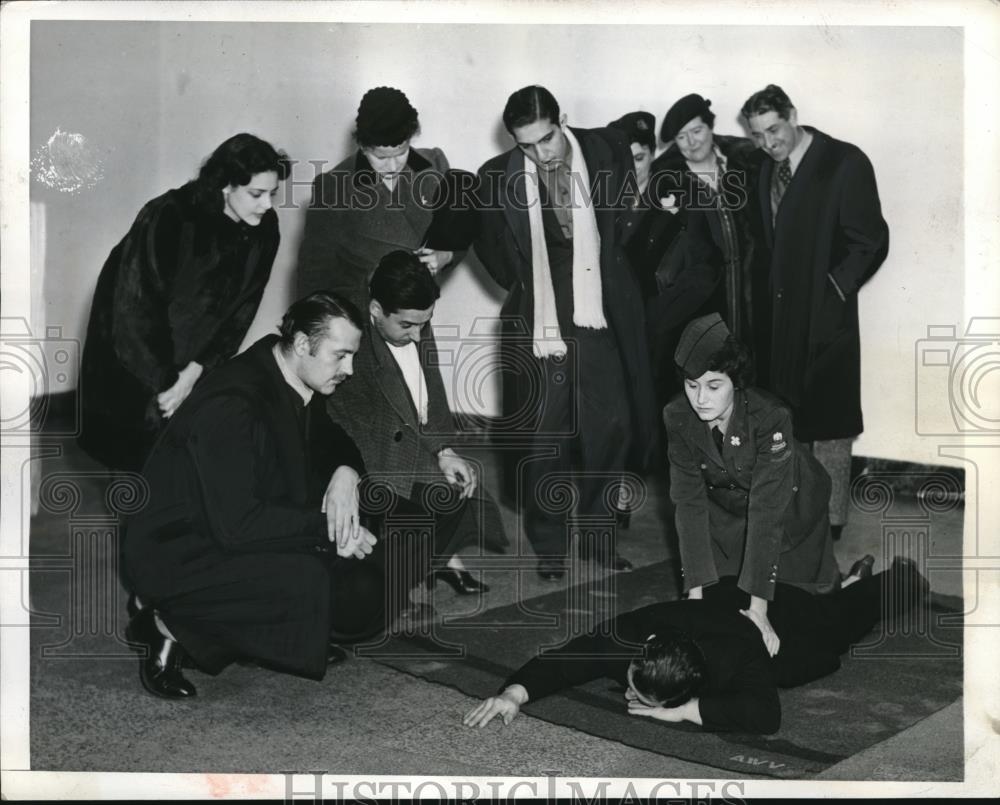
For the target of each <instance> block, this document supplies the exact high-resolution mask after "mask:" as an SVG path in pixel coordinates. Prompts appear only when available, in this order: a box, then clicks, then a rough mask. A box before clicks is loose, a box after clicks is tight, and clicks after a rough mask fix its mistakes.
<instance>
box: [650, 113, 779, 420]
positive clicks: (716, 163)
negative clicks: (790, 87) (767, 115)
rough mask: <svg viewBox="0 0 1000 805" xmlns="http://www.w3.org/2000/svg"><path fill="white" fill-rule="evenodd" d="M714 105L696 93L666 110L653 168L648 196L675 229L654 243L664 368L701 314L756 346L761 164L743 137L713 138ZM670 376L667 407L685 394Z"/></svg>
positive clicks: (658, 359) (664, 384)
mask: <svg viewBox="0 0 1000 805" xmlns="http://www.w3.org/2000/svg"><path fill="white" fill-rule="evenodd" d="M711 106H712V102H711V101H710V100H707V99H706V98H703V97H702V96H701V95H698V94H696V93H692V94H690V95H685V96H684V97H683V98H680V99H679V100H678V101H677V102H676V103H674V104H673V106H671V107H670V109H669V110H668V111H667V113H666V115H665V116H664V118H663V124H662V126H661V127H660V139H661V140H662V141H663V142H664V144H665V145H666V149H665V150H664V151H663V153H662V154H660V156H658V157H657V158H656V159H655V160H654V162H653V166H652V177H651V180H650V182H651V189H650V191H649V194H650V196H651V197H652V198H653V199H655V203H656V205H657V206H658V207H659V208H660V209H662V210H663V211H664V212H665V213H667V214H669V215H670V216H672V220H673V226H672V228H670V229H669V230H667V231H666V232H665V234H664V236H663V237H661V238H660V239H659V240H658V241H656V242H653V243H649V244H648V252H649V253H648V255H647V256H646V258H645V259H646V261H647V262H649V263H652V264H654V265H655V266H656V268H655V269H654V270H656V272H657V291H658V296H657V298H656V299H655V301H654V302H652V303H651V310H650V311H649V314H648V317H649V319H650V321H651V327H654V328H655V332H654V333H653V334H652V336H651V337H652V338H653V341H654V344H653V350H654V355H653V361H654V366H661V367H666V366H669V364H670V356H671V354H672V353H673V350H674V347H675V345H676V344H677V338H678V337H679V333H680V330H681V329H682V328H683V327H684V325H686V324H687V323H688V322H689V321H691V320H692V319H693V318H695V317H696V316H699V315H704V314H706V313H710V312H717V313H719V314H720V315H721V316H722V317H723V318H724V319H725V321H726V323H727V324H728V325H729V328H730V330H731V331H732V332H733V333H734V334H735V335H736V337H737V338H738V339H740V340H741V341H744V342H745V343H750V342H751V341H752V335H751V331H750V328H751V325H752V310H751V304H750V299H751V286H750V281H751V274H752V272H751V265H752V261H753V259H754V251H755V250H754V246H755V243H756V240H757V233H756V230H755V223H754V222H755V221H756V218H755V217H754V216H752V215H749V214H748V212H747V210H748V209H749V207H748V205H750V204H752V202H753V199H752V198H750V193H749V191H748V188H750V187H752V186H754V185H753V183H752V177H753V176H754V175H755V172H756V170H757V169H758V165H759V163H760V154H759V152H758V151H757V149H756V147H755V146H754V144H753V143H752V142H751V141H750V140H748V139H746V138H744V137H730V136H724V135H719V134H716V133H715V132H714V126H715V113H714V112H713V111H712V109H711ZM672 375H673V373H672V372H663V373H661V376H660V377H659V378H658V390H659V391H660V393H661V395H662V396H661V399H663V401H664V402H666V400H668V399H670V397H672V396H673V394H674V393H676V391H678V390H679V388H678V387H677V385H676V380H675V378H674V377H673V376H672Z"/></svg>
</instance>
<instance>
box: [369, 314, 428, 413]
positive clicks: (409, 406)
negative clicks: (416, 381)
mask: <svg viewBox="0 0 1000 805" xmlns="http://www.w3.org/2000/svg"><path fill="white" fill-rule="evenodd" d="M365 339H366V340H367V342H368V346H369V348H370V349H371V352H372V356H373V357H374V358H375V383H376V385H377V386H378V388H379V390H380V391H381V392H382V396H383V397H385V399H386V402H388V403H389V405H391V406H392V408H393V410H395V412H396V413H397V414H398V415H399V418H400V419H402V420H403V421H404V422H408V423H409V424H410V425H412V426H413V427H414V428H416V427H417V424H418V420H417V409H416V408H415V407H414V404H413V399H412V398H411V397H410V391H409V389H407V387H406V381H405V380H404V379H403V373H402V371H401V370H400V368H399V364H398V363H396V359H395V358H393V357H392V353H391V352H389V347H388V346H386V343H385V341H384V340H383V339H382V337H381V336H380V335H379V334H378V333H377V332H375V331H374V329H373V328H372V327H371V326H369V327H368V328H366V329H365Z"/></svg>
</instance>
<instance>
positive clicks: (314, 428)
mask: <svg viewBox="0 0 1000 805" xmlns="http://www.w3.org/2000/svg"><path fill="white" fill-rule="evenodd" d="M362 326H363V323H362V319H361V316H360V313H359V312H358V310H357V309H356V308H355V307H354V306H353V305H351V303H350V302H348V301H347V300H345V299H344V298H342V297H339V296H337V295H335V294H328V293H315V294H311V295H310V296H307V297H306V298H304V299H301V300H299V301H298V302H296V303H294V304H293V305H292V306H291V307H290V308H289V309H288V312H287V313H286V314H285V316H284V318H283V320H282V322H281V334H280V335H271V336H266V337H264V338H262V339H261V340H260V341H258V342H257V343H256V344H254V345H253V346H252V347H250V349H248V350H247V351H246V352H244V353H243V354H241V355H239V356H238V357H236V358H234V359H233V360H231V361H229V362H228V363H227V364H225V365H223V366H222V367H220V368H219V369H218V370H217V371H216V372H214V373H213V374H212V376H211V377H210V378H208V379H207V380H205V381H204V382H203V383H202V384H199V386H198V388H197V389H196V390H195V391H194V392H193V393H192V394H191V396H190V397H189V398H188V399H187V400H186V401H185V402H184V404H183V405H182V406H181V407H180V408H179V409H178V411H177V413H176V414H175V415H174V417H173V418H172V419H171V420H170V423H169V425H168V427H167V429H166V430H165V432H164V434H163V435H162V437H161V438H160V440H159V442H158V443H157V444H156V446H155V448H154V449H153V452H152V454H151V455H150V457H149V459H148V461H147V463H146V466H145V468H144V476H145V478H146V480H147V482H148V484H149V493H150V499H149V503H148V505H147V506H146V507H145V508H144V509H143V510H142V511H141V512H140V513H139V514H137V515H136V516H135V517H134V518H132V520H131V522H130V523H129V524H128V528H127V534H126V538H125V545H124V550H123V563H124V571H125V576H126V581H127V583H128V585H129V587H130V588H131V589H132V590H133V591H134V597H133V599H132V600H131V601H130V604H131V606H130V609H131V610H132V611H135V609H136V607H137V606H141V607H142V608H141V609H139V610H138V612H137V613H136V614H135V615H134V617H133V618H132V621H131V623H130V624H129V629H128V632H127V634H128V637H129V639H130V640H132V641H133V642H136V643H139V644H143V645H144V646H145V647H146V649H147V652H148V657H147V658H146V659H143V660H141V664H140V679H141V681H142V684H143V686H144V687H145V688H146V690H148V691H149V692H150V693H152V694H154V695H156V696H160V697H163V698H167V699H179V698H186V697H191V696H194V695H195V688H194V685H192V684H191V683H190V682H189V681H188V680H187V679H186V678H185V677H184V676H183V674H182V672H181V662H182V660H184V659H186V658H189V659H190V661H193V664H194V665H195V666H196V667H197V668H199V669H200V670H203V671H205V672H207V673H210V674H217V673H219V672H220V671H221V670H222V669H223V668H224V667H225V666H226V665H228V664H229V663H231V662H233V661H234V660H237V659H251V660H254V661H256V662H258V663H260V664H262V665H265V666H269V667H273V668H275V669H278V670H282V671H286V672H290V673H295V674H301V675H303V676H307V677H312V678H316V679H319V678H322V676H323V674H324V672H325V670H326V667H327V663H328V658H329V656H330V655H329V652H328V648H329V646H330V642H331V640H333V641H336V642H347V641H350V640H359V639H363V638H367V637H369V636H371V635H373V634H375V633H377V632H378V631H379V630H380V628H381V627H382V625H383V624H384V622H385V620H386V616H387V613H385V612H384V611H383V608H384V606H383V605H384V598H385V596H384V576H383V570H382V561H381V557H380V556H379V554H380V552H381V544H380V543H379V544H378V545H377V546H376V539H375V537H374V536H373V535H372V534H371V532H369V531H368V530H367V529H366V528H364V527H363V526H362V525H361V524H360V518H359V511H358V495H357V486H358V481H359V478H360V476H361V474H362V473H363V471H364V470H363V463H362V459H361V455H360V453H359V452H358V449H357V447H356V446H355V445H354V442H353V441H352V440H351V439H350V438H349V437H348V436H347V434H346V433H345V432H344V431H343V430H342V429H341V428H340V427H339V426H338V425H336V424H334V422H333V421H332V420H331V419H330V418H329V416H328V414H327V412H326V406H325V397H326V395H329V394H332V393H333V392H334V390H335V389H336V388H337V386H338V385H339V384H340V383H341V382H343V381H344V380H346V379H347V378H349V377H350V376H351V374H352V372H353V368H352V362H353V357H354V354H355V352H357V350H358V345H359V342H360V339H361V330H362ZM373 550H374V554H375V555H372V554H373ZM340 656H341V657H342V656H343V655H342V654H341V655H340Z"/></svg>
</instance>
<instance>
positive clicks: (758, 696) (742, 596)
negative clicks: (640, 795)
mask: <svg viewBox="0 0 1000 805" xmlns="http://www.w3.org/2000/svg"><path fill="white" fill-rule="evenodd" d="M873 561H874V559H873V558H872V557H871V556H866V557H865V558H864V559H861V560H858V562H857V563H856V564H855V565H854V567H852V568H851V574H852V575H850V576H848V578H847V579H845V580H844V586H843V587H842V588H841V589H840V590H838V591H837V592H835V593H831V594H829V595H810V594H809V593H807V592H805V591H804V590H801V589H799V588H797V587H792V586H791V585H787V584H781V583H779V584H777V585H776V587H777V589H776V591H775V596H774V601H773V602H772V606H771V607H770V608H769V610H768V615H769V616H771V622H772V624H773V626H774V629H775V632H777V634H778V637H779V638H780V640H781V648H780V650H779V651H778V653H777V654H775V655H774V656H773V657H769V656H768V653H767V651H766V649H765V648H764V644H763V643H762V642H761V640H760V634H759V632H758V631H757V629H756V628H755V627H754V625H753V622H752V620H751V618H752V615H751V613H750V611H749V609H748V604H749V597H748V596H747V594H746V593H744V592H743V591H742V590H740V589H739V588H737V586H736V579H735V577H727V578H724V579H722V580H720V581H719V583H717V584H714V585H712V586H711V587H709V588H708V590H707V591H706V596H705V599H704V600H693V599H687V600H684V601H668V602H664V603H659V604H650V605H649V606H646V607H642V608H641V609H637V610H634V611H632V612H626V613H624V614H622V615H619V616H618V617H617V618H615V619H614V620H613V621H612V622H610V623H608V622H606V623H603V624H601V625H600V626H599V627H598V628H597V629H596V630H595V631H594V632H592V633H590V634H587V635H583V636H580V637H577V638H576V639H574V640H571V641H570V642H569V643H567V644H566V645H565V646H562V647H561V648H559V649H557V650H555V651H551V652H549V653H547V654H544V655H541V656H538V657H535V658H534V659H532V660H530V661H529V662H528V663H526V664H525V665H524V666H522V667H521V668H520V669H519V670H517V671H515V672H514V674H513V675H512V676H510V677H509V678H508V679H507V681H506V682H505V683H504V685H503V687H502V688H501V691H500V693H499V694H498V695H497V696H493V697H491V698H489V699H486V700H485V701H483V702H481V703H480V704H479V705H477V706H476V707H475V708H473V709H472V710H470V711H469V712H468V713H467V714H466V715H465V719H464V722H463V723H464V724H465V725H466V726H467V727H482V726H485V725H486V724H488V723H489V722H490V721H491V720H492V719H493V718H495V717H496V716H500V717H501V718H502V719H503V722H504V724H509V723H510V722H511V721H512V720H513V719H514V717H515V716H517V714H518V712H520V709H521V706H522V705H524V704H525V703H526V702H528V701H532V700H535V699H540V698H542V697H543V696H548V695H549V694H552V693H556V692H558V691H560V690H565V689H566V688H569V687H573V686H574V685H581V684H583V683H585V682H589V681H590V680H592V679H599V678H602V677H610V678H612V679H615V680H617V681H618V682H620V683H621V684H622V685H623V686H625V687H626V690H625V699H626V700H627V703H628V711H629V713H630V714H632V715H638V716H647V717H651V718H655V719H658V720H660V721H668V722H681V721H689V722H692V723H694V724H698V725H700V726H701V727H703V728H704V729H706V730H711V731H717V732H748V733H761V734H765V735H767V734H771V733H774V732H777V731H778V728H779V727H780V726H781V703H780V701H779V699H778V691H777V688H779V687H782V688H789V687H795V686H797V685H804V684H806V683H807V682H811V681H813V680H815V679H819V678H821V677H824V676H826V675H828V674H831V673H833V672H834V671H836V670H837V669H838V668H840V655H841V654H843V653H844V652H846V651H847V650H848V648H849V647H850V646H851V645H852V644H854V643H856V642H858V641H859V640H860V639H861V638H862V637H864V636H865V635H866V634H867V633H868V632H869V631H870V630H871V629H872V627H873V626H874V625H875V624H876V623H877V622H878V621H879V620H880V619H881V618H883V617H884V618H886V619H887V620H891V619H893V618H898V617H901V616H902V615H903V614H904V613H906V612H907V611H909V610H910V609H911V608H913V607H915V606H919V605H921V604H922V603H926V601H927V594H928V588H927V582H926V580H925V579H924V578H923V576H921V575H920V573H919V572H918V571H917V569H916V566H915V565H914V564H912V563H911V562H909V561H908V560H901V559H898V558H897V559H896V560H894V561H893V564H892V567H891V569H890V570H888V571H887V572H885V573H879V574H878V575H877V576H873V575H871V563H872V562H873ZM708 591H711V594H709V592H708ZM734 602H735V603H736V604H738V605H739V606H734V605H733V604H734ZM740 606H742V607H743V608H744V609H743V610H740V608H739V607H740ZM883 607H884V609H883Z"/></svg>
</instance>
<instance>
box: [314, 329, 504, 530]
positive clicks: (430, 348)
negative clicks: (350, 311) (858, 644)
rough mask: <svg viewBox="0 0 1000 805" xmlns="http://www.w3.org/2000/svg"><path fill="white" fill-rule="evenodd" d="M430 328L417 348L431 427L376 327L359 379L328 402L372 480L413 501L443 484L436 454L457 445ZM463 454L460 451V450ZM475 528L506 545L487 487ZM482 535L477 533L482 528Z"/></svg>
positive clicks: (366, 337)
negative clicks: (420, 491)
mask: <svg viewBox="0 0 1000 805" xmlns="http://www.w3.org/2000/svg"><path fill="white" fill-rule="evenodd" d="M429 334H430V325H425V327H424V332H423V333H422V335H424V337H423V338H421V340H420V343H419V344H418V347H417V348H418V354H419V355H420V365H421V367H422V368H423V370H424V381H425V383H426V384H427V424H426V425H422V424H420V420H419V419H418V417H417V410H416V407H415V406H414V404H413V400H412V397H411V396H410V391H409V389H408V388H407V386H406V381H405V380H404V379H403V373H402V371H401V370H400V368H399V364H398V363H396V359H395V358H394V357H393V356H392V353H391V352H390V351H389V347H388V346H387V345H386V343H385V340H384V339H383V338H382V337H381V336H380V335H379V334H378V332H377V331H376V330H375V329H374V327H372V326H369V327H367V328H366V329H365V332H364V334H363V335H362V338H361V346H360V348H359V349H358V352H357V354H356V355H355V356H354V376H353V377H352V378H351V379H350V381H348V382H346V383H344V384H342V385H341V386H340V387H339V388H338V389H337V392H336V393H335V394H332V395H331V396H330V397H329V398H328V402H327V406H328V410H329V412H330V416H331V417H332V418H333V420H334V421H335V422H337V423H338V424H340V425H341V426H343V428H344V430H345V431H346V432H347V434H348V435H349V436H350V437H351V438H352V439H353V440H354V441H355V443H356V444H357V445H358V447H359V449H360V450H361V455H362V458H363V459H364V462H365V466H366V467H367V470H368V473H369V477H370V478H372V479H375V480H377V481H385V482H388V483H390V484H391V485H392V487H393V489H394V490H395V491H396V493H397V494H398V495H400V496H401V497H404V498H412V497H413V485H414V483H423V484H428V483H431V482H440V481H443V480H444V475H443V474H442V472H441V468H440V466H438V459H437V454H438V452H440V451H441V450H442V449H444V448H445V447H455V446H456V442H457V441H458V437H457V434H456V432H455V423H454V419H453V417H452V414H451V409H450V408H449V407H448V397H447V395H446V393H445V388H444V382H443V380H442V378H441V370H440V369H439V368H438V367H439V362H438V354H437V348H436V346H435V343H434V340H433V339H432V338H430V337H428V336H429ZM459 452H460V451H459ZM471 500H472V502H473V503H474V504H475V506H476V507H482V508H481V509H478V508H477V510H476V511H474V512H473V513H472V515H471V516H472V517H473V518H474V520H475V523H477V524H478V523H480V522H483V518H485V522H483V531H484V532H485V537H486V540H487V542H488V543H489V544H490V545H491V546H492V547H497V548H499V547H502V546H504V545H506V544H507V538H506V536H505V534H504V530H503V524H502V522H501V520H500V513H499V510H498V509H497V507H496V503H494V502H493V500H492V499H491V498H490V496H489V494H488V493H487V492H486V491H485V489H484V488H483V479H482V478H480V482H479V485H478V486H477V489H476V492H475V494H474V495H473V497H472V499H471ZM477 530H478V529H477Z"/></svg>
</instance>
